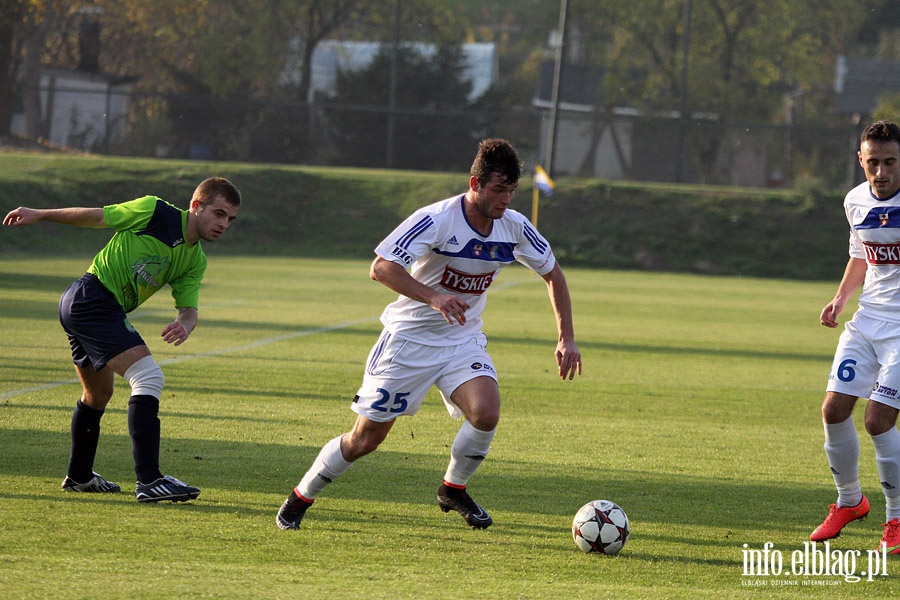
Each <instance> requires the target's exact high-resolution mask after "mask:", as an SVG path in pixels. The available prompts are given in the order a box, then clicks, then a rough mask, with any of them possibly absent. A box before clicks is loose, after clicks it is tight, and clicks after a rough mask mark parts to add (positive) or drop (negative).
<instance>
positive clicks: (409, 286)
mask: <svg viewBox="0 0 900 600" xmlns="http://www.w3.org/2000/svg"><path fill="white" fill-rule="evenodd" d="M369 276H370V277H372V279H374V280H375V281H377V282H378V283H381V284H382V285H384V286H386V287H388V288H390V289H392V290H393V291H395V292H397V293H398V294H402V295H403V296H406V297H407V298H412V299H413V300H418V301H419V302H422V303H424V304H427V305H428V306H430V307H431V308H433V309H434V310H436V311H438V312H439V313H441V314H442V315H444V318H445V319H447V323H449V324H451V325H452V324H453V322H454V321H455V322H457V323H459V324H460V325H464V324H465V322H466V310H467V309H468V308H469V304H468V302H466V301H465V300H463V299H462V298H461V297H459V296H457V295H455V294H441V293H440V292H436V291H435V290H433V289H431V288H430V287H428V286H427V285H425V284H423V283H420V282H419V281H416V279H414V278H413V276H412V275H410V274H409V272H408V271H407V270H406V268H405V267H404V266H403V265H401V264H400V263H395V262H394V261H391V260H385V259H384V258H382V257H380V256H379V257H377V258H375V260H374V261H373V262H372V267H371V269H370V271H369Z"/></svg>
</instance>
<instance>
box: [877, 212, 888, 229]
mask: <svg viewBox="0 0 900 600" xmlns="http://www.w3.org/2000/svg"><path fill="white" fill-rule="evenodd" d="M890 220H891V216H890V215H889V214H887V213H881V214H880V215H878V222H879V223H880V224H881V226H882V227H887V225H888V222H890Z"/></svg>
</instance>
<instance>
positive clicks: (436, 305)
mask: <svg viewBox="0 0 900 600" xmlns="http://www.w3.org/2000/svg"><path fill="white" fill-rule="evenodd" d="M431 308H433V309H434V310H436V311H438V312H439V313H441V314H442V315H444V318H445V319H447V323H449V324H450V325H453V322H454V321H456V322H457V323H459V324H460V325H465V324H466V310H467V309H468V308H469V303H468V302H466V301H465V300H463V299H462V298H460V297H459V296H456V295H454V294H440V295H439V296H437V297H436V298H435V299H434V300H433V302H432V304H431Z"/></svg>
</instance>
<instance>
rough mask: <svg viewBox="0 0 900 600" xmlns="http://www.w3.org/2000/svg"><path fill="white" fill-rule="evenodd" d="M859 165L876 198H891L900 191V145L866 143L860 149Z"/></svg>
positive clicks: (893, 143) (868, 141)
mask: <svg viewBox="0 0 900 600" xmlns="http://www.w3.org/2000/svg"><path fill="white" fill-rule="evenodd" d="M859 164H860V165H862V168H863V169H865V171H866V180H867V181H868V182H869V186H870V187H871V189H872V193H873V194H874V195H875V197H876V198H883V199H884V198H890V197H891V196H893V195H894V194H896V193H897V191H898V190H900V144H898V143H897V142H876V141H872V140H866V141H864V142H863V143H862V144H861V145H860V148H859Z"/></svg>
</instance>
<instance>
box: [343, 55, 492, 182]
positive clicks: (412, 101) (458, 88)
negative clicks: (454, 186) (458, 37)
mask: <svg viewBox="0 0 900 600" xmlns="http://www.w3.org/2000/svg"><path fill="white" fill-rule="evenodd" d="M393 69H396V71H395V72H396V99H395V101H394V102H395V104H394V106H395V112H394V114H393V115H391V113H390V108H389V107H390V106H391V104H390V103H391V100H390V89H391V84H390V82H391V73H392V70H393ZM335 88H336V89H335V95H334V97H333V98H329V99H328V100H327V101H326V105H331V106H333V107H335V108H336V109H335V110H330V111H328V123H329V125H330V128H331V130H332V131H333V133H334V139H335V142H334V147H333V150H332V151H333V156H332V162H333V164H338V165H358V166H363V167H376V168H377V167H385V166H393V167H399V168H404V169H414V170H415V169H418V170H422V169H429V170H435V169H436V166H438V169H440V170H458V169H466V168H467V167H468V166H469V165H465V164H446V162H445V161H442V160H441V159H440V158H436V156H435V154H436V153H440V154H441V155H443V156H466V153H465V152H464V151H462V150H463V149H464V148H469V147H472V146H473V145H474V144H476V143H477V140H475V139H474V132H475V131H476V130H478V129H479V128H478V123H477V121H476V119H475V118H474V117H473V116H472V115H471V114H470V113H467V111H466V108H467V107H468V106H469V104H470V103H469V99H468V95H469V94H470V92H471V90H472V83H471V81H470V80H468V79H467V78H466V74H465V63H464V56H463V53H462V47H461V46H460V45H458V44H456V45H452V46H441V47H438V48H437V49H436V51H435V52H434V53H433V54H432V53H431V52H428V51H423V50H422V49H420V48H417V47H415V46H410V45H404V46H400V47H398V48H397V51H396V56H394V52H393V47H392V46H391V45H387V44H386V45H383V46H382V47H381V49H380V50H379V51H378V53H377V54H376V55H375V57H374V58H373V60H372V62H371V64H370V65H368V66H367V67H365V68H363V69H360V70H358V71H349V72H339V73H338V76H337V82H336V84H335ZM346 107H356V108H358V109H361V110H345V108H346ZM389 127H391V132H392V133H393V140H394V144H393V163H392V164H390V165H388V164H387V163H386V148H385V140H387V139H388V137H389V136H388V131H389ZM423 140H440V143H439V144H437V145H424V144H423V143H422V141H423Z"/></svg>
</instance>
